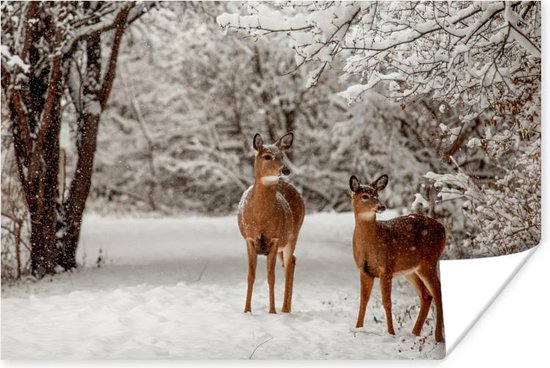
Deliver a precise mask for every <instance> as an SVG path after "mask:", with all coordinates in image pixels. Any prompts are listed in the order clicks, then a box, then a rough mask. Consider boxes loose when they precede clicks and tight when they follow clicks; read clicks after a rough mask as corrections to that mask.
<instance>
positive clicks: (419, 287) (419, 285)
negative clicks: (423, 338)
mask: <svg viewBox="0 0 550 368" xmlns="http://www.w3.org/2000/svg"><path fill="white" fill-rule="evenodd" d="M406 277H407V280H408V281H409V282H410V283H411V285H412V286H413V287H414V289H415V291H416V294H418V298H419V299H420V311H419V312H418V317H417V318H416V323H415V324H414V327H413V330H412V333H413V335H415V336H420V332H422V326H424V322H426V317H427V316H428V312H429V311H430V305H431V304H432V296H431V295H430V293H429V291H428V289H427V288H426V286H425V285H424V282H423V281H422V280H421V279H420V277H419V276H418V275H416V274H410V275H407V276H406Z"/></svg>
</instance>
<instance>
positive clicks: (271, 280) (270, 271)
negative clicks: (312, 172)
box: [267, 245, 277, 313]
mask: <svg viewBox="0 0 550 368" xmlns="http://www.w3.org/2000/svg"><path fill="white" fill-rule="evenodd" d="M276 261H277V246H276V245H272V246H271V251H270V252H269V254H268V255H267V283H268V284H269V313H276V312H275V263H276Z"/></svg>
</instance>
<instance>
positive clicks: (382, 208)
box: [376, 204, 386, 213]
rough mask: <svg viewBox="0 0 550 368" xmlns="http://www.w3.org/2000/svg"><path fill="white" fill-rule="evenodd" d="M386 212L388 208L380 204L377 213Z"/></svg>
mask: <svg viewBox="0 0 550 368" xmlns="http://www.w3.org/2000/svg"><path fill="white" fill-rule="evenodd" d="M385 210H386V206H384V205H383V204H379V205H378V208H377V209H376V212H378V213H381V212H384V211H385Z"/></svg>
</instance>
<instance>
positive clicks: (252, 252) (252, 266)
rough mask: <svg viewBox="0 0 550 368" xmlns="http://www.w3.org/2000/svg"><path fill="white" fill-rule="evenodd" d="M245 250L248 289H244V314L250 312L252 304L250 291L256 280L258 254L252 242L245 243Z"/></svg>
mask: <svg viewBox="0 0 550 368" xmlns="http://www.w3.org/2000/svg"><path fill="white" fill-rule="evenodd" d="M246 249H247V251H248V288H247V289H246V302H245V305H244V313H248V312H252V308H251V306H250V304H251V302H252V290H253V288H254V281H255V279H256V264H257V262H258V254H257V253H256V247H255V246H254V243H253V242H252V241H247V242H246Z"/></svg>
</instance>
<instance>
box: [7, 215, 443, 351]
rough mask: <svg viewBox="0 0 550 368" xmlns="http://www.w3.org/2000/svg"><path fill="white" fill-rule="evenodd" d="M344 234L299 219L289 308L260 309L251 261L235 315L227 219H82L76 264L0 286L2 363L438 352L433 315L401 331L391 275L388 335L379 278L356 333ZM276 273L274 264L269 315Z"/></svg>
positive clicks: (330, 222)
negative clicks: (247, 303)
mask: <svg viewBox="0 0 550 368" xmlns="http://www.w3.org/2000/svg"><path fill="white" fill-rule="evenodd" d="M392 215H395V213H391V212H390V211H388V213H386V214H385V217H389V216H392ZM352 231H353V215H352V214H351V213H344V214H314V215H308V216H306V219H305V222H304V226H303V229H302V233H301V235H300V239H299V242H298V247H297V251H296V256H297V266H296V274H295V284H294V297H293V305H292V307H293V312H292V313H291V314H281V313H280V312H279V313H278V314H276V315H272V314H268V313H267V304H268V294H267V291H268V290H267V283H266V270H265V263H266V262H265V257H260V259H259V262H258V271H257V277H256V285H255V289H254V295H253V304H252V311H253V313H252V314H246V315H245V314H243V313H242V311H243V307H244V299H245V292H246V283H245V281H246V275H247V269H246V267H247V266H246V264H247V262H246V249H245V245H244V241H243V240H242V239H241V237H240V234H239V233H238V229H237V223H236V218H235V217H218V218H164V219H127V218H100V217H94V216H88V217H87V218H86V219H85V222H84V227H83V233H82V241H81V246H80V249H79V260H80V261H81V262H84V264H85V267H83V268H80V269H79V270H78V271H76V272H71V273H66V274H61V275H58V276H56V277H54V278H53V279H44V280H41V281H39V282H32V281H27V282H23V283H20V284H19V285H17V286H14V287H9V288H5V289H4V290H3V291H2V358H3V359H149V358H150V359H154V358H159V359H249V358H251V359H378V358H383V359H392V358H401V359H434V358H442V357H443V356H444V354H445V346H444V344H436V343H435V342H434V339H433V328H434V321H433V310H432V312H431V313H430V316H429V319H428V321H427V323H426V325H425V326H424V330H423V333H422V336H421V337H419V338H417V337H415V336H413V335H412V334H411V333H410V331H411V329H412V325H413V323H414V320H415V319H416V314H417V312H418V300H417V298H416V295H415V294H414V292H413V290H412V289H411V288H410V286H409V285H408V284H407V283H406V281H405V280H404V279H401V278H398V279H396V280H395V281H394V288H393V308H394V309H393V311H394V323H395V324H396V330H397V331H396V332H397V335H396V336H390V335H388V334H387V333H386V323H385V319H384V312H383V308H382V307H381V302H380V292H379V287H378V283H377V284H376V286H375V288H374V290H373V293H372V296H371V300H370V303H369V307H368V311H367V318H366V324H365V327H364V328H363V329H360V330H355V328H354V326H355V321H356V316H357V311H358V305H359V302H358V296H359V278H358V274H357V270H356V268H355V264H354V262H353V258H352V252H351V236H352ZM100 250H101V251H100ZM99 255H101V257H102V259H103V260H102V261H101V262H100V266H101V267H99V268H98V267H97V265H96V262H97V259H98V256H99ZM283 280H284V277H283V272H282V269H281V268H280V266H278V267H277V279H276V306H277V310H278V311H279V310H280V307H281V305H282V301H283V300H282V295H283Z"/></svg>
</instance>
